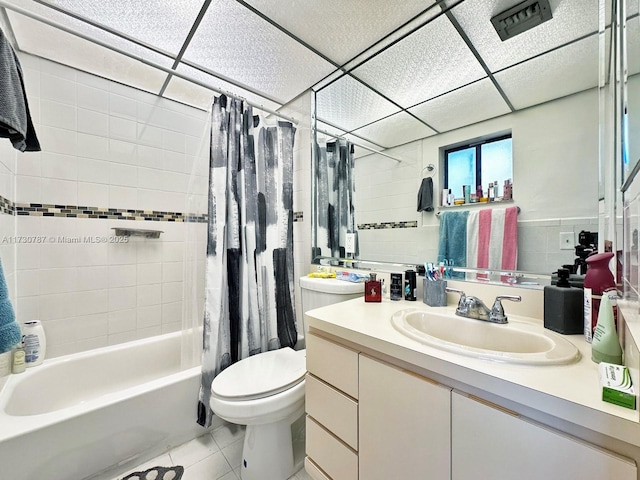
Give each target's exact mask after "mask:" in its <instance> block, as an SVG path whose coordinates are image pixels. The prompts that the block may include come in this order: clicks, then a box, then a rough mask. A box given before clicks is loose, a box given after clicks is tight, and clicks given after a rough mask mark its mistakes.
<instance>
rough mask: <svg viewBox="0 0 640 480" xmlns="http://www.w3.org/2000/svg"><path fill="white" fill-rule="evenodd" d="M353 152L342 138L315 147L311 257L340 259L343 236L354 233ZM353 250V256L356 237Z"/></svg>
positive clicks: (342, 256)
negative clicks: (314, 245) (313, 249)
mask: <svg viewBox="0 0 640 480" xmlns="http://www.w3.org/2000/svg"><path fill="white" fill-rule="evenodd" d="M353 153H354V146H353V144H352V143H351V142H349V141H347V140H344V139H339V140H336V141H332V142H327V143H326V145H319V144H316V156H315V159H316V168H315V176H316V178H315V180H316V189H317V191H316V199H315V200H316V208H315V211H316V215H317V221H316V222H315V224H314V229H315V231H314V232H313V233H314V238H315V240H316V249H315V251H314V252H313V253H314V256H324V257H339V258H344V257H345V253H346V252H345V245H346V238H347V233H357V231H356V219H355V193H356V187H355V164H354V158H353ZM355 247H356V255H357V253H358V242H357V237H356V245H355Z"/></svg>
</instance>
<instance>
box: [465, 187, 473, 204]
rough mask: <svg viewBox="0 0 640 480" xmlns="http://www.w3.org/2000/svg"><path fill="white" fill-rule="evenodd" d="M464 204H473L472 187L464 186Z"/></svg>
mask: <svg viewBox="0 0 640 480" xmlns="http://www.w3.org/2000/svg"><path fill="white" fill-rule="evenodd" d="M463 188H464V203H471V185H464V187H463Z"/></svg>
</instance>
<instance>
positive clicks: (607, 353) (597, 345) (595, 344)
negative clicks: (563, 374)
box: [591, 294, 622, 365]
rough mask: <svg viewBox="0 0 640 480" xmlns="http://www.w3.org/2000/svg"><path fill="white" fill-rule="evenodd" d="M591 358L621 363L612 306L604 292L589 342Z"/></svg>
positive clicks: (597, 361)
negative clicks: (591, 338)
mask: <svg viewBox="0 0 640 480" xmlns="http://www.w3.org/2000/svg"><path fill="white" fill-rule="evenodd" d="M591 360H593V361H594V362H596V363H600V362H606V363H614V364H616V365H622V347H620V341H619V340H618V334H617V333H616V324H615V320H614V317H613V306H612V305H611V300H609V296H608V295H606V294H605V295H603V296H602V300H601V301H600V309H599V311H598V323H597V325H596V330H595V332H593V340H592V342H591Z"/></svg>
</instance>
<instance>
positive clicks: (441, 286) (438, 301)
mask: <svg viewBox="0 0 640 480" xmlns="http://www.w3.org/2000/svg"><path fill="white" fill-rule="evenodd" d="M422 282H423V287H424V288H423V290H422V293H423V295H422V301H423V302H424V303H425V304H427V305H429V306H430V307H446V306H447V292H446V288H447V281H446V280H441V279H440V280H429V279H428V278H425V279H423V281H422Z"/></svg>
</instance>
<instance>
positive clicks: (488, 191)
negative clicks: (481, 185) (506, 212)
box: [487, 183, 495, 202]
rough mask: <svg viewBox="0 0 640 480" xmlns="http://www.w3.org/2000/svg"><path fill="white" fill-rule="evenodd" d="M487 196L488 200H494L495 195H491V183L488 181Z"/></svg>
mask: <svg viewBox="0 0 640 480" xmlns="http://www.w3.org/2000/svg"><path fill="white" fill-rule="evenodd" d="M487 198H488V199H489V201H490V202H493V201H494V200H495V197H494V196H493V183H489V189H488V190H487Z"/></svg>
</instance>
